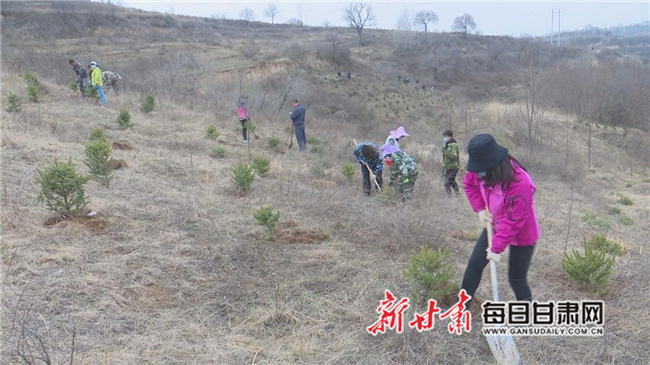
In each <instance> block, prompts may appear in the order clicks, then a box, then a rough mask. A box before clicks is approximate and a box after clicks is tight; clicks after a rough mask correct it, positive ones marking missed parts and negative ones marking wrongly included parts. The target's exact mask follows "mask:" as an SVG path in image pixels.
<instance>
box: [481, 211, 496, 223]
mask: <svg viewBox="0 0 650 365" xmlns="http://www.w3.org/2000/svg"><path fill="white" fill-rule="evenodd" d="M478 219H479V220H480V221H481V223H483V224H486V223H490V224H491V223H494V219H492V214H490V211H488V210H487V209H483V210H482V211H480V212H478Z"/></svg>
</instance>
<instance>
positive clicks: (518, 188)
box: [463, 161, 539, 253]
mask: <svg viewBox="0 0 650 365" xmlns="http://www.w3.org/2000/svg"><path fill="white" fill-rule="evenodd" d="M512 167H513V175H514V176H513V177H514V180H515V181H513V182H511V183H510V185H509V186H508V187H507V188H506V190H505V191H503V190H502V189H501V185H500V184H498V185H496V186H492V187H488V188H486V187H485V186H483V182H482V181H481V180H479V179H478V174H477V173H475V172H468V173H467V175H465V179H463V186H464V187H465V194H467V200H469V204H470V205H471V206H472V209H474V211H475V212H477V213H478V212H480V211H481V210H483V209H485V208H486V207H487V208H488V210H489V211H490V213H491V214H492V217H493V218H494V237H493V238H492V252H494V253H501V252H503V251H504V250H505V249H506V247H508V245H513V246H533V245H535V243H536V242H537V239H538V238H539V224H538V223H537V216H536V215H535V203H534V200H533V195H534V194H535V190H536V188H535V184H534V183H533V180H532V179H531V178H530V175H528V173H527V172H526V171H525V170H524V169H522V168H521V167H520V166H519V165H517V164H516V163H515V162H514V161H513V162H512Z"/></svg>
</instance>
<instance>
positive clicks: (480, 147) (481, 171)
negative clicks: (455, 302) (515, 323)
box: [461, 134, 539, 308]
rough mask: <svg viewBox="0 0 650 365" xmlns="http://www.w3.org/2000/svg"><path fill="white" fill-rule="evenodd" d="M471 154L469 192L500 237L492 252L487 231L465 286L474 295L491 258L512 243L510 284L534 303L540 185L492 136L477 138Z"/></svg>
mask: <svg viewBox="0 0 650 365" xmlns="http://www.w3.org/2000/svg"><path fill="white" fill-rule="evenodd" d="M467 152H468V153H469V160H468V162H467V171H468V172H467V175H465V179H464V180H463V186H464V187H465V193H466V194H467V199H468V200H469V203H470V205H471V206H472V209H474V211H475V212H476V213H478V215H479V219H480V220H481V222H482V223H483V224H487V223H490V224H493V225H494V237H493V239H492V248H491V250H490V251H489V252H488V241H487V232H486V230H483V233H482V234H481V236H480V237H479V239H478V241H477V242H476V246H475V247H474V251H473V252H472V256H471V257H470V258H469V263H468V264H467V269H465V275H464V276H463V283H462V284H461V289H465V290H466V291H467V294H469V295H471V296H474V293H475V292H476V289H477V288H478V285H479V283H480V282H481V275H482V274H483V269H484V268H485V267H486V266H487V264H488V262H489V261H488V260H494V261H496V262H499V259H500V257H501V253H502V252H503V251H504V250H505V249H506V248H507V247H508V246H510V257H509V262H508V280H509V282H510V286H511V287H512V289H513V290H514V292H515V297H516V298H517V300H518V301H531V300H532V296H531V292H530V286H528V280H527V279H526V276H527V274H528V267H529V265H530V259H531V257H532V256H533V249H534V248H535V243H536V242H537V239H538V238H539V225H538V223H537V217H536V215H535V204H534V201H533V195H534V194H535V184H534V183H533V180H532V179H531V178H530V175H528V172H526V169H524V168H523V167H522V166H521V164H520V163H519V162H518V161H517V160H515V159H514V158H513V157H512V156H510V155H509V154H508V149H507V148H505V147H502V146H499V145H498V144H497V142H496V140H495V139H494V137H492V136H491V135H489V134H479V135H477V136H475V137H474V138H472V140H471V141H470V142H469V145H468V146H467ZM486 252H487V255H486ZM470 304H471V303H468V304H467V307H468V308H469V305H470Z"/></svg>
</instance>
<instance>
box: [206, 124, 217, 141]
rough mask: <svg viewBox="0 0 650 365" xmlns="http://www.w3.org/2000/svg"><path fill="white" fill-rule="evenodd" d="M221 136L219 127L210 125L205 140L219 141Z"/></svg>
mask: <svg viewBox="0 0 650 365" xmlns="http://www.w3.org/2000/svg"><path fill="white" fill-rule="evenodd" d="M219 135H220V133H219V131H218V130H217V127H216V126H213V125H209V126H208V128H207V129H206V131H205V138H207V139H217V138H218V137H219Z"/></svg>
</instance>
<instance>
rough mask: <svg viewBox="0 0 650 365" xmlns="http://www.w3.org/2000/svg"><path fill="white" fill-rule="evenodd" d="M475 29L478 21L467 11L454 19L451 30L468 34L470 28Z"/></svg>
mask: <svg viewBox="0 0 650 365" xmlns="http://www.w3.org/2000/svg"><path fill="white" fill-rule="evenodd" d="M475 29H476V22H475V21H474V17H473V16H471V15H469V14H467V13H465V14H463V15H461V16H459V17H457V18H456V19H454V24H453V25H452V26H451V30H455V31H457V32H461V33H463V34H467V33H469V31H470V30H475Z"/></svg>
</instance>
